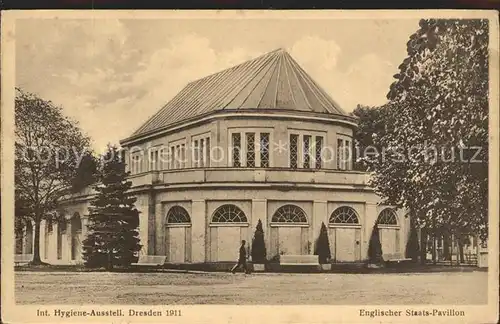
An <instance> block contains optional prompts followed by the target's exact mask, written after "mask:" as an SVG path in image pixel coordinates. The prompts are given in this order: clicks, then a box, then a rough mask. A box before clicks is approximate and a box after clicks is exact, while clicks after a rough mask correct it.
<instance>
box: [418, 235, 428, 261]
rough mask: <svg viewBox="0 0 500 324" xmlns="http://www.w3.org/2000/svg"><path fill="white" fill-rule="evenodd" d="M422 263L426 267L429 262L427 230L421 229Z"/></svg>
mask: <svg viewBox="0 0 500 324" xmlns="http://www.w3.org/2000/svg"><path fill="white" fill-rule="evenodd" d="M420 233H421V235H420V263H421V264H422V265H425V264H426V262H427V229H425V228H422V229H420Z"/></svg>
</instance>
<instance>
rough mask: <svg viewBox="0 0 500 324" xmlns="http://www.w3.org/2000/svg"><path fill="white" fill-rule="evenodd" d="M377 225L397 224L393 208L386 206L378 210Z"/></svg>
mask: <svg viewBox="0 0 500 324" xmlns="http://www.w3.org/2000/svg"><path fill="white" fill-rule="evenodd" d="M377 224H378V225H398V221H397V216H396V213H395V212H394V210H393V209H391V208H386V209H384V210H382V211H381V212H380V214H379V215H378V219H377Z"/></svg>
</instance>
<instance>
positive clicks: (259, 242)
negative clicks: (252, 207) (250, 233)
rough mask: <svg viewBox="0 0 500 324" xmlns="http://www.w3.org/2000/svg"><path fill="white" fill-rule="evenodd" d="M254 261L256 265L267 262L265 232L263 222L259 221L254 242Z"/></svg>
mask: <svg viewBox="0 0 500 324" xmlns="http://www.w3.org/2000/svg"><path fill="white" fill-rule="evenodd" d="M252 261H253V262H254V263H265V262H266V243H265V241H264V230H263V229H262V222H261V221H260V219H259V222H258V223H257V227H256V228H255V234H254V237H253V240H252Z"/></svg>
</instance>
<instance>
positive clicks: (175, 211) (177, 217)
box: [166, 206, 191, 224]
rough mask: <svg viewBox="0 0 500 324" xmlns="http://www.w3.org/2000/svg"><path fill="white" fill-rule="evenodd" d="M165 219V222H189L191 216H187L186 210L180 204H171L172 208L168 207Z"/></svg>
mask: <svg viewBox="0 0 500 324" xmlns="http://www.w3.org/2000/svg"><path fill="white" fill-rule="evenodd" d="M166 219H167V221H166V223H167V224H186V223H191V217H189V214H188V212H187V210H185V209H184V208H183V207H181V206H173V207H172V208H170V210H169V211H168V213H167V217H166Z"/></svg>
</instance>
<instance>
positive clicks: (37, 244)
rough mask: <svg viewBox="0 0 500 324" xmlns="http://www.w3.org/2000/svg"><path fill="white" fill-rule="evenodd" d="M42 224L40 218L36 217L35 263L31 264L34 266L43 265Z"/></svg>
mask: <svg viewBox="0 0 500 324" xmlns="http://www.w3.org/2000/svg"><path fill="white" fill-rule="evenodd" d="M40 224H41V220H40V218H39V217H36V219H35V237H34V242H33V261H31V264H33V265H40V264H43V262H42V259H41V258H40Z"/></svg>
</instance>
